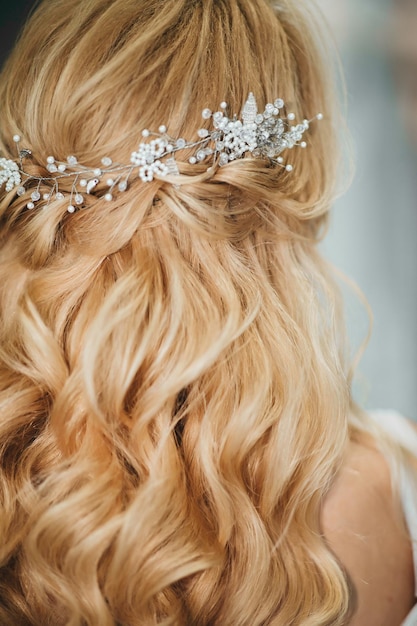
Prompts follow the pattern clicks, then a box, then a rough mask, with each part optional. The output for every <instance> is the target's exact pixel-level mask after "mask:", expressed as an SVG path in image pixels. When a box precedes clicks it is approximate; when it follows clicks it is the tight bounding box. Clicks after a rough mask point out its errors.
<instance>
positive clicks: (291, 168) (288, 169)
mask: <svg viewBox="0 0 417 626" xmlns="http://www.w3.org/2000/svg"><path fill="white" fill-rule="evenodd" d="M285 169H286V170H287V172H292V171H293V169H294V168H293V166H292V165H286V166H285Z"/></svg>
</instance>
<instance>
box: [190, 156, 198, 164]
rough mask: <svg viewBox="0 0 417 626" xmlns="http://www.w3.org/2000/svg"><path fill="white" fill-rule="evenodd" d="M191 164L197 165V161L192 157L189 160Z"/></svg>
mask: <svg viewBox="0 0 417 626" xmlns="http://www.w3.org/2000/svg"><path fill="white" fill-rule="evenodd" d="M189 162H190V163H191V165H195V164H196V163H197V159H196V158H195V157H193V156H192V157H190V158H189Z"/></svg>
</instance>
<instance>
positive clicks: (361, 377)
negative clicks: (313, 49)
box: [316, 0, 417, 420]
mask: <svg viewBox="0 0 417 626" xmlns="http://www.w3.org/2000/svg"><path fill="white" fill-rule="evenodd" d="M316 3H317V4H318V5H319V6H320V8H321V10H322V11H323V13H324V14H325V16H326V17H327V20H328V22H329V24H330V27H331V30H332V32H333V35H334V38H335V40H336V44H337V47H338V49H339V52H340V56H341V61H342V65H343V69H344V74H345V80H346V89H347V107H348V110H347V118H348V119H347V121H348V127H349V130H350V133H351V135H352V142H353V151H354V161H355V175H354V180H353V182H352V184H351V186H350V188H349V189H348V191H347V192H345V194H344V195H343V196H342V197H341V198H340V199H339V200H337V202H336V204H335V209H334V214H333V220H332V224H331V228H330V232H329V236H328V237H327V239H326V241H325V242H324V245H323V251H324V253H325V254H326V256H327V257H328V258H329V259H330V260H331V261H332V262H333V263H334V264H335V265H336V266H337V267H339V268H340V269H341V270H343V272H344V273H346V274H347V275H348V276H349V277H350V278H352V279H353V280H354V281H355V282H356V283H357V285H358V286H359V287H360V289H361V290H362V291H363V293H364V294H365V296H366V298H367V300H368V302H369V304H370V306H371V309H372V311H373V315H374V326H373V331H372V336H371V339H370V342H369V345H368V347H367V349H366V351H365V353H364V356H363V358H362V360H361V362H360V363H359V366H358V370H357V375H356V380H355V386H354V391H355V396H356V399H357V400H358V401H359V402H360V403H361V404H362V405H365V407H367V408H385V409H387V408H395V409H397V410H399V411H401V412H403V413H404V414H405V415H408V416H409V417H412V418H413V419H416V420H417V0H316ZM344 291H345V293H346V308H347V319H348V324H349V330H350V336H351V338H352V343H353V347H354V348H358V347H359V346H360V344H361V341H362V340H363V338H364V337H365V336H366V332H367V316H366V313H365V311H364V309H363V308H361V306H360V304H359V303H358V301H357V299H356V298H355V296H354V295H353V294H352V293H348V290H344Z"/></svg>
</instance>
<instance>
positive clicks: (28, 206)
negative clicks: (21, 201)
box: [26, 202, 35, 209]
mask: <svg viewBox="0 0 417 626" xmlns="http://www.w3.org/2000/svg"><path fill="white" fill-rule="evenodd" d="M26 206H27V208H28V209H34V208H35V205H34V204H33V202H28V203H27V205H26Z"/></svg>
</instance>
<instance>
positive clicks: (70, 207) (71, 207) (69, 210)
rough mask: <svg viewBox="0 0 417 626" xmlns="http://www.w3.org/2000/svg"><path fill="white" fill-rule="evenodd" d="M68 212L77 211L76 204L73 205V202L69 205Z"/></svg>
mask: <svg viewBox="0 0 417 626" xmlns="http://www.w3.org/2000/svg"><path fill="white" fill-rule="evenodd" d="M67 211H68V213H75V206H73V205H72V204H70V205H69V207H68V209H67Z"/></svg>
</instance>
